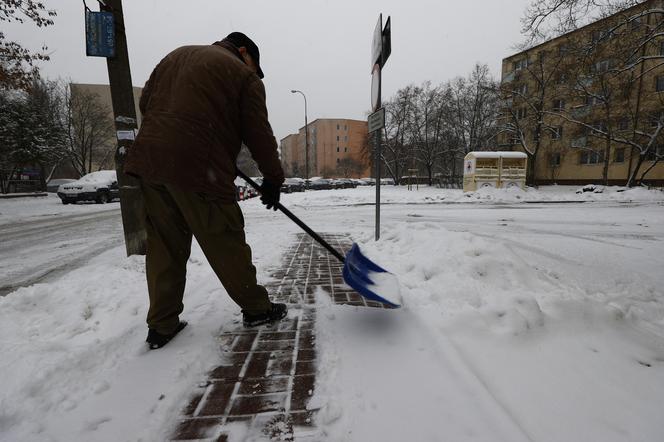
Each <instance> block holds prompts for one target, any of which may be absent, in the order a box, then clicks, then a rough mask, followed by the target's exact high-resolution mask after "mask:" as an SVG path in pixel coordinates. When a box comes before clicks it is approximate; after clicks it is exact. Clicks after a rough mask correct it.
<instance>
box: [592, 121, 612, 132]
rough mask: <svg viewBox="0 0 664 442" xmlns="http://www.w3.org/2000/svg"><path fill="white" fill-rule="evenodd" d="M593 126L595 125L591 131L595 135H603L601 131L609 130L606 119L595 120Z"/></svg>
mask: <svg viewBox="0 0 664 442" xmlns="http://www.w3.org/2000/svg"><path fill="white" fill-rule="evenodd" d="M591 126H592V127H593V130H592V131H591V133H592V134H593V135H601V133H605V132H606V131H607V130H608V128H607V126H606V122H605V121H595V122H594V123H593V124H591Z"/></svg>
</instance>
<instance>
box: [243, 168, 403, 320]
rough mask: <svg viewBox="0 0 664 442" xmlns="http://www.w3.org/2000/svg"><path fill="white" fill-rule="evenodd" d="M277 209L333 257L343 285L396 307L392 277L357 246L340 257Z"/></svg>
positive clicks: (397, 297) (398, 301)
mask: <svg viewBox="0 0 664 442" xmlns="http://www.w3.org/2000/svg"><path fill="white" fill-rule="evenodd" d="M237 173H238V175H239V176H240V177H241V178H242V179H243V180H245V181H246V182H247V183H249V184H250V185H251V187H253V188H254V189H256V190H257V191H258V192H260V191H261V189H260V186H259V185H258V184H257V183H256V182H255V181H254V180H252V179H251V178H249V177H248V176H247V175H245V174H244V173H243V172H242V171H241V170H238V171H237ZM277 209H279V210H281V211H282V212H283V213H284V215H286V216H287V217H288V218H290V219H291V221H293V222H294V223H295V224H297V225H298V226H300V227H301V228H302V230H304V231H305V232H307V233H308V234H309V236H311V237H312V238H313V239H315V240H316V241H317V242H318V244H320V245H321V246H323V247H325V248H326V249H327V250H328V251H329V252H330V253H331V254H332V255H334V257H335V258H337V259H338V260H339V261H341V262H342V263H343V265H344V269H343V277H344V281H345V282H346V284H348V285H349V286H351V287H352V288H353V289H355V290H356V291H357V292H358V293H359V294H360V295H362V296H363V297H365V298H366V299H369V300H372V301H376V302H380V303H382V304H385V305H386V306H389V307H392V308H398V307H400V304H401V293H400V290H399V282H398V281H397V278H396V276H395V275H393V274H392V273H390V272H388V271H387V270H385V269H384V268H382V267H380V266H379V265H378V264H375V263H374V262H373V261H371V260H370V259H369V258H367V257H366V256H364V255H363V254H362V252H361V251H360V246H358V245H357V244H356V243H353V246H352V247H351V249H350V251H349V252H348V253H347V254H346V257H345V258H344V256H343V255H342V254H341V253H339V252H338V251H337V249H335V248H334V247H332V246H331V245H330V244H328V242H327V241H325V240H324V239H323V238H321V237H320V235H318V234H317V233H316V232H314V231H313V230H311V228H310V227H309V226H307V225H306V224H305V223H304V222H302V220H300V219H299V218H298V217H296V216H295V215H293V213H292V212H291V211H290V210H288V209H287V208H285V207H284V206H283V205H282V204H281V203H277Z"/></svg>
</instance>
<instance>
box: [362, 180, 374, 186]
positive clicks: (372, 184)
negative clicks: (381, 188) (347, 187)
mask: <svg viewBox="0 0 664 442" xmlns="http://www.w3.org/2000/svg"><path fill="white" fill-rule="evenodd" d="M362 181H364V182H365V183H367V184H366V185H367V186H375V185H376V179H375V178H362Z"/></svg>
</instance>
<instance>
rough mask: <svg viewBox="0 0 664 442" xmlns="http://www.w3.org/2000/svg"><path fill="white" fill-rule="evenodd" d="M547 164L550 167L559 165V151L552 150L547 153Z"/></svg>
mask: <svg viewBox="0 0 664 442" xmlns="http://www.w3.org/2000/svg"><path fill="white" fill-rule="evenodd" d="M549 166H551V167H558V166H560V152H554V153H551V154H549Z"/></svg>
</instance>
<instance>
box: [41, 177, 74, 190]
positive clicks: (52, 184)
mask: <svg viewBox="0 0 664 442" xmlns="http://www.w3.org/2000/svg"><path fill="white" fill-rule="evenodd" d="M74 181H76V180H75V179H71V178H56V179H54V180H51V181H49V182H48V183H46V191H47V192H52V193H57V191H58V189H59V188H60V186H62V185H63V184H69V183H73V182H74Z"/></svg>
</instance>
